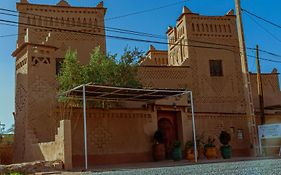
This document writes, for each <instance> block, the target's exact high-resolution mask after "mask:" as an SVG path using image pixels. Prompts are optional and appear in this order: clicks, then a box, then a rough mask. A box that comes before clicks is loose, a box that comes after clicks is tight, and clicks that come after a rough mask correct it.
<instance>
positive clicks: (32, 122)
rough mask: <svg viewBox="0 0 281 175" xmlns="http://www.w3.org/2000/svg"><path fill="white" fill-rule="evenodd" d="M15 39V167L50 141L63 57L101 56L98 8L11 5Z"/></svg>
mask: <svg viewBox="0 0 281 175" xmlns="http://www.w3.org/2000/svg"><path fill="white" fill-rule="evenodd" d="M17 10H18V12H19V22H18V23H19V27H18V33H19V34H20V35H19V36H18V39H17V48H16V50H15V51H14V52H13V56H14V57H15V58H16V113H15V130H16V132H15V133H16V135H15V149H14V150H15V152H14V155H15V161H16V162H22V161H32V160H34V159H35V158H34V152H36V151H35V150H33V151H31V148H32V147H31V146H32V144H34V143H38V142H46V141H50V140H54V138H53V137H54V134H55V133H56V128H57V126H58V120H59V119H58V118H57V116H56V115H55V113H56V109H57V103H56V101H57V100H56V96H57V80H56V77H57V74H58V71H59V68H60V64H61V61H62V60H63V58H64V55H65V53H66V51H67V50H68V49H69V48H71V49H75V50H77V55H78V59H79V61H80V63H82V64H85V63H87V62H88V61H89V59H90V53H91V52H92V50H93V49H94V48H95V47H97V46H98V47H100V49H101V51H102V52H104V53H105V52H106V42H105V30H104V16H105V13H106V9H105V8H104V7H103V3H102V2H101V3H99V4H98V5H97V6H96V7H72V6H70V4H68V3H67V2H66V1H64V0H61V1H60V2H58V3H57V4H56V5H41V4H40V5H39V4H31V3H29V2H28V1H27V0H21V1H20V2H19V3H17Z"/></svg>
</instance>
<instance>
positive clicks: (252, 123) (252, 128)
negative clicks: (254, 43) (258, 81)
mask: <svg viewBox="0 0 281 175" xmlns="http://www.w3.org/2000/svg"><path fill="white" fill-rule="evenodd" d="M235 8H236V20H237V30H238V31H237V32H238V40H239V51H240V57H241V68H242V76H243V85H244V97H245V101H246V114H247V119H248V128H249V135H250V142H251V144H252V145H251V146H253V148H254V155H255V156H257V153H258V149H257V148H258V147H257V146H258V138H257V127H256V119H255V113H254V105H253V98H252V91H251V84H250V78H249V72H248V62H247V56H246V46H245V39H244V30H243V23H242V14H241V6H240V0H235Z"/></svg>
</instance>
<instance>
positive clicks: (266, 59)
mask: <svg viewBox="0 0 281 175" xmlns="http://www.w3.org/2000/svg"><path fill="white" fill-rule="evenodd" d="M247 56H248V57H251V58H256V56H253V55H247ZM259 59H260V60H264V61H269V62H273V63H281V61H277V60H272V59H268V58H263V57H259Z"/></svg>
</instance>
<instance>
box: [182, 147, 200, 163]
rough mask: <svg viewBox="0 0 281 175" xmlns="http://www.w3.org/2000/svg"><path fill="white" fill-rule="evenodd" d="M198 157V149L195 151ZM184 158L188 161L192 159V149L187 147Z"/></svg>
mask: <svg viewBox="0 0 281 175" xmlns="http://www.w3.org/2000/svg"><path fill="white" fill-rule="evenodd" d="M198 157H199V154H198V151H197V158H198ZM185 158H186V159H187V160H189V161H194V158H195V155H194V150H193V149H187V150H186V152H185Z"/></svg>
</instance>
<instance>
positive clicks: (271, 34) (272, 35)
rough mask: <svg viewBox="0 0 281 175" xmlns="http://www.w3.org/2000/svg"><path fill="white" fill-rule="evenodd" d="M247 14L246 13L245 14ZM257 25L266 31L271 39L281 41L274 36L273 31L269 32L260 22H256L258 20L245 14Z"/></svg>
mask: <svg viewBox="0 0 281 175" xmlns="http://www.w3.org/2000/svg"><path fill="white" fill-rule="evenodd" d="M246 15H247V14H246ZM247 16H248V17H249V18H250V19H251V20H252V21H253V22H254V23H255V24H256V25H257V26H259V27H260V28H261V29H263V30H264V31H265V32H266V33H268V34H269V35H270V36H271V37H272V38H273V39H275V40H276V41H279V42H281V40H280V39H279V38H278V37H276V36H275V35H274V34H273V33H271V32H270V31H269V30H267V29H266V28H265V27H263V26H262V25H261V24H260V23H258V21H256V20H255V19H254V18H253V17H252V16H250V15H247Z"/></svg>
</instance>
